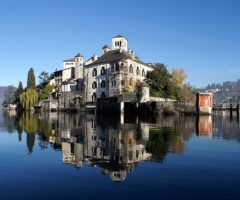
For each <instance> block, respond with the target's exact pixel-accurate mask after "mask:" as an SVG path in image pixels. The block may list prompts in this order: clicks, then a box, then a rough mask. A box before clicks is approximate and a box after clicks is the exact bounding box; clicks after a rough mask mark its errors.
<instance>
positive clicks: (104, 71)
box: [101, 67, 106, 75]
mask: <svg viewBox="0 0 240 200" xmlns="http://www.w3.org/2000/svg"><path fill="white" fill-rule="evenodd" d="M105 74H106V70H105V68H104V67H102V69H101V75H105Z"/></svg>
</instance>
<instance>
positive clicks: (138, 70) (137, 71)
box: [136, 67, 140, 75]
mask: <svg viewBox="0 0 240 200" xmlns="http://www.w3.org/2000/svg"><path fill="white" fill-rule="evenodd" d="M139 72H140V69H139V67H137V70H136V74H137V75H139Z"/></svg>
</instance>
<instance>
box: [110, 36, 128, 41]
mask: <svg viewBox="0 0 240 200" xmlns="http://www.w3.org/2000/svg"><path fill="white" fill-rule="evenodd" d="M121 37H122V38H125V39H126V40H127V38H126V37H124V36H122V35H117V36H115V37H113V38H121Z"/></svg>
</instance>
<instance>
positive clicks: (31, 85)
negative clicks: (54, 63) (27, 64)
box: [27, 68, 36, 89]
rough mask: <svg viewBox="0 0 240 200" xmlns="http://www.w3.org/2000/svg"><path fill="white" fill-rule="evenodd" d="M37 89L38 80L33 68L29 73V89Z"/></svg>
mask: <svg viewBox="0 0 240 200" xmlns="http://www.w3.org/2000/svg"><path fill="white" fill-rule="evenodd" d="M35 87H36V79H35V75H34V70H33V68H30V70H29V71H28V79H27V88H28V89H30V88H31V89H35Z"/></svg>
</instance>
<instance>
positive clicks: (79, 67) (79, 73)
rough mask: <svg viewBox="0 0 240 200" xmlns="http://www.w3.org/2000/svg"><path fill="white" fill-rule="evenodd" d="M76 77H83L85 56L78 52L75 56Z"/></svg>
mask: <svg viewBox="0 0 240 200" xmlns="http://www.w3.org/2000/svg"><path fill="white" fill-rule="evenodd" d="M74 59H75V79H82V78H83V56H82V55H81V54H80V53H78V54H77V55H76V56H75V57H74Z"/></svg>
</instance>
